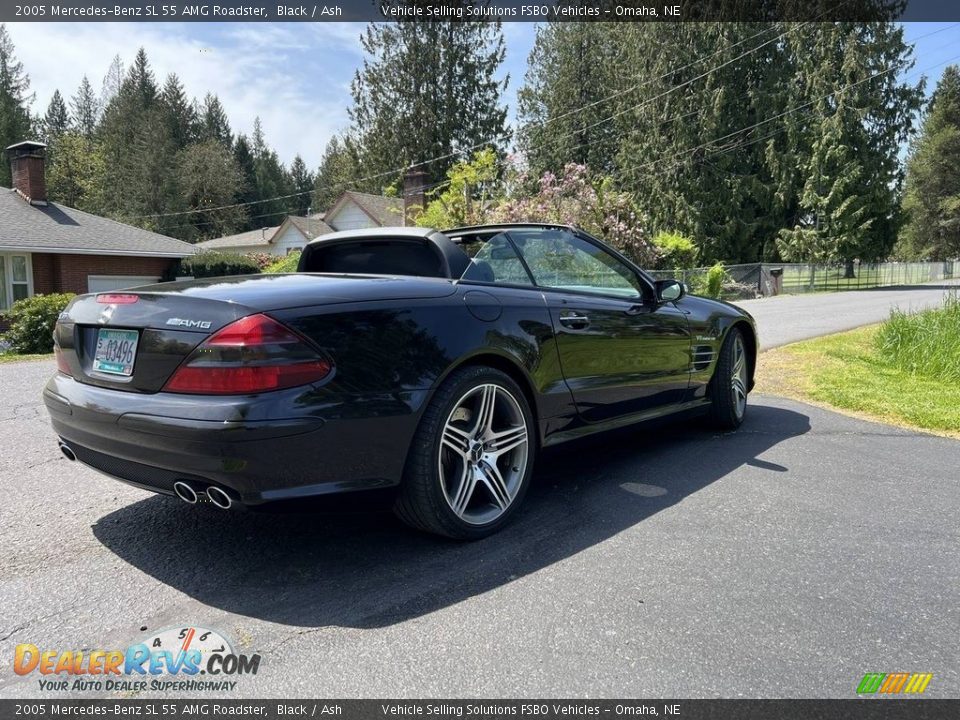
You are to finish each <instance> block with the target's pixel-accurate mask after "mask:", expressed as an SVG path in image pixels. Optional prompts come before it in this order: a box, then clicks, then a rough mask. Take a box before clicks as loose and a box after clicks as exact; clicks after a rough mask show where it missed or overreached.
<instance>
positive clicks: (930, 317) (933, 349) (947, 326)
mask: <svg viewBox="0 0 960 720" xmlns="http://www.w3.org/2000/svg"><path fill="white" fill-rule="evenodd" d="M876 344H877V349H878V350H879V351H880V355H881V357H883V358H884V359H885V360H886V361H887V362H888V363H889V364H891V365H893V366H894V367H897V368H899V369H901V370H906V371H907V372H909V373H911V374H913V375H922V376H925V377H930V378H936V379H937V380H939V381H941V382H950V383H958V382H960V297H958V296H957V294H956V293H953V294H952V295H949V296H947V298H946V302H945V303H944V306H943V307H942V308H936V309H930V310H924V311H922V312H919V313H917V314H915V315H906V314H904V313H902V312H900V311H899V310H894V311H893V312H892V313H890V319H889V320H887V321H886V322H885V323H884V324H883V325H882V326H881V327H880V330H879V332H878V333H877V336H876Z"/></svg>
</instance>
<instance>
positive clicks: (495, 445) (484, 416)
mask: <svg viewBox="0 0 960 720" xmlns="http://www.w3.org/2000/svg"><path fill="white" fill-rule="evenodd" d="M535 448H536V441H535V432H534V424H533V413H532V412H531V410H530V405H529V403H528V402H527V399H526V397H525V396H524V394H523V391H522V390H521V389H520V388H519V387H518V386H517V383H516V382H514V380H513V379H512V378H511V377H510V376H509V375H507V374H505V373H503V372H500V371H499V370H495V369H493V368H487V367H466V368H462V369H460V370H457V371H455V372H454V373H453V374H451V376H450V377H449V378H447V380H446V381H445V382H444V383H443V384H442V385H441V386H440V388H439V389H438V390H437V392H436V394H435V395H434V397H433V399H432V400H431V402H430V405H429V406H428V407H427V409H426V411H425V412H424V415H423V418H422V419H421V421H420V426H419V427H418V428H417V432H416V434H415V435H414V439H413V443H412V445H411V448H410V452H409V455H408V458H407V465H406V468H405V470H404V477H403V482H402V484H401V488H400V495H399V497H398V499H397V503H396V506H395V511H396V513H397V515H398V516H399V517H400V519H401V520H403V521H404V522H406V523H407V524H409V525H412V526H413V527H416V528H418V529H421V530H426V531H428V532H433V533H438V534H441V535H446V536H448V537H452V538H458V539H468V540H474V539H479V538H482V537H486V536H487V535H490V534H491V533H494V532H496V531H497V530H499V529H500V528H501V527H503V525H505V524H506V523H507V522H509V520H510V518H511V517H512V516H513V514H514V513H515V512H516V509H517V507H518V506H519V505H520V502H521V501H522V500H523V496H524V495H525V494H526V491H527V486H528V485H529V483H530V476H531V475H532V473H533V460H534V453H535Z"/></svg>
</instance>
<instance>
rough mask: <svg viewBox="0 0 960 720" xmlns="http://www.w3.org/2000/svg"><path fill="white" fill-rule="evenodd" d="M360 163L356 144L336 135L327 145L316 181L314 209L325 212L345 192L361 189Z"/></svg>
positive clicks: (348, 138) (345, 137)
mask: <svg viewBox="0 0 960 720" xmlns="http://www.w3.org/2000/svg"><path fill="white" fill-rule="evenodd" d="M359 177H360V161H359V158H358V152H357V148H356V145H355V143H354V142H353V140H352V139H351V138H350V137H349V136H340V135H334V136H333V137H332V138H331V139H330V141H329V142H328V143H327V147H326V148H325V149H324V151H323V158H322V159H321V161H320V168H319V169H318V170H317V175H316V180H315V181H314V189H313V201H312V207H313V209H314V211H315V212H325V211H327V210H329V209H330V207H331V206H332V205H333V203H335V202H336V201H337V199H338V198H339V197H340V196H341V195H342V194H343V192H344V191H345V190H352V189H359V185H357V184H356V183H355V182H354V181H355V180H357V178H359Z"/></svg>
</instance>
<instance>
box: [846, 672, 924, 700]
mask: <svg viewBox="0 0 960 720" xmlns="http://www.w3.org/2000/svg"><path fill="white" fill-rule="evenodd" d="M931 680H933V673H902V672H901V673H867V674H866V675H864V676H863V680H861V681H860V684H859V685H857V694H858V695H873V694H874V693H882V694H886V695H896V694H897V693H907V694H911V695H919V694H920V693H922V692H924V691H925V690H926V689H927V685H929V684H930V681H931Z"/></svg>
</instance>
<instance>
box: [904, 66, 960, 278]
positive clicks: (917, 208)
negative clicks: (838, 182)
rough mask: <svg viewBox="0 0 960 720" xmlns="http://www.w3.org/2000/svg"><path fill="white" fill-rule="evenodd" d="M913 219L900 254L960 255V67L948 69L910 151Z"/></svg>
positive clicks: (907, 204)
mask: <svg viewBox="0 0 960 720" xmlns="http://www.w3.org/2000/svg"><path fill="white" fill-rule="evenodd" d="M903 206H904V210H905V211H906V212H907V214H908V217H909V220H908V223H907V225H906V227H905V228H904V232H903V238H902V240H901V243H900V247H899V253H898V254H900V255H902V256H905V257H907V258H908V259H923V260H946V259H952V258H958V257H960V67H958V66H956V65H951V66H949V67H948V68H946V70H944V71H943V75H942V76H941V78H940V82H939V83H937V88H936V90H935V91H934V93H933V96H932V97H931V98H930V105H929V107H928V108H927V114H926V117H925V118H924V121H923V129H922V132H921V134H920V136H919V137H918V138H917V140H916V142H915V143H914V144H913V146H912V147H911V149H910V156H909V158H908V161H907V178H906V190H905V194H904V202H903Z"/></svg>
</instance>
